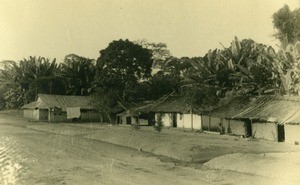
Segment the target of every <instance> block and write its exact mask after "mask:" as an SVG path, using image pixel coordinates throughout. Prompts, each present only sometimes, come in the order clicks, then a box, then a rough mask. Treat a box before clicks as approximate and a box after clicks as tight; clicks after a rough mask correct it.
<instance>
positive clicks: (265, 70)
mask: <svg viewBox="0 0 300 185" xmlns="http://www.w3.org/2000/svg"><path fill="white" fill-rule="evenodd" d="M299 17H300V11H299V9H296V10H294V11H291V10H290V9H289V8H288V6H284V7H283V8H281V9H280V10H278V11H277V12H275V13H274V15H273V24H274V27H275V28H276V29H277V33H276V34H275V36H276V38H278V39H279V41H280V42H281V43H282V47H281V48H280V49H279V50H278V51H275V49H273V48H272V47H270V46H266V45H264V44H260V43H256V42H255V41H253V40H251V39H244V40H241V41H240V40H239V39H238V38H237V37H235V38H234V39H233V41H232V42H231V44H230V46H229V47H223V48H222V49H215V50H209V51H208V52H207V53H206V54H205V55H204V56H203V57H193V58H189V57H182V58H176V57H173V56H172V55H171V53H170V51H169V50H168V49H167V45H166V44H164V43H149V42H147V41H146V40H141V41H135V42H131V41H129V40H116V41H112V42H111V43H110V44H109V45H108V46H107V48H105V49H103V50H101V51H100V56H99V58H98V59H97V60H96V61H95V60H93V59H88V58H85V57H81V56H78V55H75V54H70V55H67V56H66V57H65V59H64V61H62V62H61V63H60V64H58V63H57V62H56V60H55V59H54V60H50V59H46V58H43V57H29V58H28V59H23V60H21V61H19V62H14V61H2V62H1V63H0V64H1V66H0V107H1V108H20V107H21V106H22V105H24V104H25V103H28V102H30V101H33V100H34V99H36V97H37V94H39V93H47V94H68V95H91V96H92V97H93V98H94V106H95V107H97V108H98V109H99V111H101V112H102V113H104V114H106V115H107V116H108V117H109V113H110V112H111V111H113V109H114V107H115V106H116V105H121V106H123V105H128V104H132V103H137V102H140V101H144V100H156V99H159V98H160V97H162V96H164V95H167V94H170V93H176V94H180V95H182V96H185V97H188V98H190V100H191V101H192V102H195V103H197V104H199V105H201V104H205V105H208V104H211V103H213V104H215V103H218V102H219V101H220V100H226V99H231V98H234V97H235V96H236V95H244V94H250V95H257V94H290V95H299V93H300V42H299V39H300V31H299V30H300V29H299V25H300V24H299V21H300V18H299Z"/></svg>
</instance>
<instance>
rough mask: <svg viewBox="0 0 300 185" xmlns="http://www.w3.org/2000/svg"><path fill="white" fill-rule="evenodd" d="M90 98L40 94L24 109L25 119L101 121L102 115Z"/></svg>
mask: <svg viewBox="0 0 300 185" xmlns="http://www.w3.org/2000/svg"><path fill="white" fill-rule="evenodd" d="M90 102H91V99H90V97H88V96H65V95H49V94H39V95H38V98H37V100H36V101H35V102H31V103H29V104H26V105H24V106H23V107H22V109H23V111H24V112H23V115H24V117H25V118H29V119H31V120H39V121H49V122H62V121H70V120H72V121H76V120H80V121H100V120H102V115H101V114H99V113H97V112H96V110H95V109H94V108H93V107H92V106H91V104H90Z"/></svg>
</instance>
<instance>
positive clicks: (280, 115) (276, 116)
mask: <svg viewBox="0 0 300 185" xmlns="http://www.w3.org/2000/svg"><path fill="white" fill-rule="evenodd" d="M211 115H213V116H219V117H223V118H232V119H245V118H247V119H252V120H259V121H268V122H277V123H279V124H284V123H300V97H295V96H275V95H271V96H270V95H269V96H258V97H252V98H251V97H249V96H244V97H237V98H235V99H234V100H233V101H231V102H229V103H228V104H225V105H223V106H221V107H219V108H217V109H215V110H213V111H212V112H211Z"/></svg>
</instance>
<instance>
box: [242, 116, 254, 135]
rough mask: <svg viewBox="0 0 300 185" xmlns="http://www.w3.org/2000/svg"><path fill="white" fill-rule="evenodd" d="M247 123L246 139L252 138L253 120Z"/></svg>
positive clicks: (247, 120) (246, 121)
mask: <svg viewBox="0 0 300 185" xmlns="http://www.w3.org/2000/svg"><path fill="white" fill-rule="evenodd" d="M244 122H245V136H246V137H252V124H251V120H249V119H246V120H244Z"/></svg>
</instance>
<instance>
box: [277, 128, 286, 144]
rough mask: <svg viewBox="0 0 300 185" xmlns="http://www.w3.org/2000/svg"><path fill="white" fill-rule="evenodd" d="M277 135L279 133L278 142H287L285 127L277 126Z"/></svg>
mask: <svg viewBox="0 0 300 185" xmlns="http://www.w3.org/2000/svg"><path fill="white" fill-rule="evenodd" d="M277 133H278V142H284V140H285V134H284V125H279V124H277Z"/></svg>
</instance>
